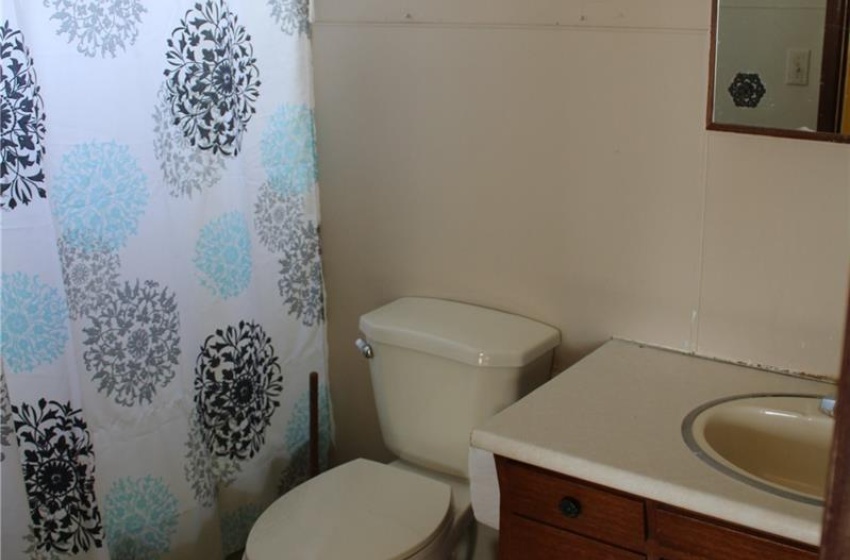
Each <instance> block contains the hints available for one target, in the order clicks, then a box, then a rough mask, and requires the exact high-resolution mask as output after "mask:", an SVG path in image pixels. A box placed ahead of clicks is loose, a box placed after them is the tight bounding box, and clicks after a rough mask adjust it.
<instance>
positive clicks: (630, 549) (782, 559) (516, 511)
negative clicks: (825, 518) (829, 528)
mask: <svg viewBox="0 0 850 560" xmlns="http://www.w3.org/2000/svg"><path fill="white" fill-rule="evenodd" d="M496 469H497V472H498V475H499V487H500V490H501V505H500V516H501V520H500V531H499V558H500V560H514V559H518V560H519V559H521V560H537V559H540V560H543V559H547V560H549V559H560V558H563V559H566V560H638V559H641V558H647V559H650V560H816V559H817V548H815V547H811V546H807V545H804V544H801V543H795V542H792V541H788V540H785V539H781V538H779V537H775V536H773V535H767V534H764V533H760V532H757V531H753V530H750V529H746V528H743V527H738V526H735V525H732V524H729V523H726V522H723V521H719V520H715V519H710V518H707V517H704V516H700V515H697V514H693V513H691V512H687V511H683V510H680V509H677V508H673V507H671V506H667V505H664V504H659V503H657V502H654V501H652V500H647V499H644V498H640V497H637V496H632V495H629V494H625V493H623V492H620V491H616V490H611V489H608V488H605V487H602V486H599V485H597V484H593V483H590V482H585V481H581V480H578V479H575V478H572V477H569V476H565V475H562V474H558V473H553V472H550V471H547V470H544V469H541V468H538V467H533V466H531V465H526V464H524V463H520V462H517V461H513V460H510V459H505V458H503V457H496Z"/></svg>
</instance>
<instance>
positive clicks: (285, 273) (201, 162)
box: [0, 0, 331, 560]
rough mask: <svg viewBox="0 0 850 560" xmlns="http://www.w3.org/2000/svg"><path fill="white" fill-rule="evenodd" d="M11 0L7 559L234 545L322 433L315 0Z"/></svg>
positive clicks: (208, 555) (141, 557) (146, 554)
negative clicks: (312, 379)
mask: <svg viewBox="0 0 850 560" xmlns="http://www.w3.org/2000/svg"><path fill="white" fill-rule="evenodd" d="M0 1H2V4H0V6H2V13H0V51H2V52H0V54H2V87H3V91H2V114H0V121H2V154H0V155H2V157H0V166H2V181H1V182H0V189H2V190H1V191H0V206H2V212H0V220H2V221H1V222H0V236H2V240H1V241H0V243H1V245H0V247H1V248H2V278H0V336H2V340H0V410H2V425H1V426H0V427H2V430H0V444H2V447H0V451H2V458H0V459H1V460H0V468H2V486H1V487H0V488H2V536H1V537H0V555H2V558H3V560H14V559H18V558H30V559H35V558H38V559H65V558H85V559H94V558H97V559H112V560H126V559H138V560H155V559H159V558H163V559H166V558H172V559H193V558H197V559H203V560H211V559H220V558H223V557H224V556H225V555H229V554H231V553H234V552H236V551H238V550H240V549H241V548H242V547H243V546H244V543H245V539H246V537H247V534H248V531H249V530H250V528H251V525H252V524H253V522H254V521H255V519H256V518H257V517H258V515H259V514H260V513H261V512H262V511H263V510H264V508H266V507H267V506H268V505H269V504H270V503H271V502H272V501H273V500H274V499H275V498H276V497H277V496H279V495H280V494H281V493H282V492H285V491H287V490H289V489H290V488H292V487H293V486H295V485H296V484H298V483H300V482H301V481H303V480H304V479H305V478H306V469H307V454H308V453H307V449H308V447H307V440H308V435H307V434H308V414H309V411H308V409H309V405H308V403H309V400H308V376H309V373H310V372H311V371H318V372H319V374H320V399H319V402H320V407H319V408H320V449H321V451H322V459H323V460H326V456H327V450H328V446H329V442H330V437H331V427H330V404H329V401H328V396H327V395H328V391H327V383H326V380H327V377H326V363H327V359H326V337H325V328H324V293H323V281H322V266H321V262H320V251H319V229H318V226H319V209H318V194H317V168H316V142H315V132H314V114H313V90H312V80H311V72H312V67H311V51H310V39H311V27H310V9H309V4H308V0H262V1H260V0H168V1H164V0H0Z"/></svg>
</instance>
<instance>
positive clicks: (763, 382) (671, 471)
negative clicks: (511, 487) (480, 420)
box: [471, 340, 833, 545]
mask: <svg viewBox="0 0 850 560" xmlns="http://www.w3.org/2000/svg"><path fill="white" fill-rule="evenodd" d="M832 390H833V386H832V385H830V384H826V383H822V382H818V381H813V380H808V379H801V378H797V377H792V376H787V375H781V374H777V373H772V372H767V371H762V370H758V369H754V368H749V367H745V366H737V365H733V364H729V363H722V362H718V361H714V360H708V359H704V358H699V357H694V356H689V355H685V354H679V353H676V352H671V351H667V350H661V349H657V348H652V347H647V346H641V345H639V344H635V343H631V342H624V341H620V340H612V341H610V342H608V343H606V344H605V345H604V346H602V347H601V348H599V349H598V350H597V351H595V352H593V353H592V354H590V355H589V356H587V357H586V358H585V359H583V360H582V361H580V362H579V363H577V364H575V365H574V366H573V367H571V368H569V369H567V370H565V371H564V372H562V373H560V374H558V375H557V376H556V377H554V378H553V379H552V380H551V381H549V382H548V383H546V384H545V385H543V386H542V387H540V388H539V389H537V390H536V391H534V392H533V393H531V394H530V395H528V396H527V397H525V398H524V399H522V400H521V401H519V402H517V403H515V404H513V405H512V406H510V407H508V408H507V409H505V410H503V411H502V412H500V413H499V414H497V415H496V416H494V417H493V418H491V419H490V420H489V421H488V422H487V423H486V424H484V425H483V426H481V427H479V428H477V429H476V430H474V431H473V432H472V440H471V442H472V446H473V447H477V448H480V449H483V450H486V451H490V452H492V453H494V454H497V455H502V456H504V457H508V458H510V459H516V460H518V461H522V462H525V463H529V464H532V465H536V466H539V467H542V468H545V469H549V470H552V471H555V472H559V473H563V474H567V475H570V476H574V477H577V478H581V479H584V480H587V481H590V482H595V483H598V484H602V485H605V486H608V487H610V488H615V489H618V490H622V491H624V492H628V493H631V494H635V495H638V496H643V497H645V498H649V499H652V500H657V501H659V502H663V503H666V504H669V505H673V506H677V507H681V508H684V509H687V510H691V511H694V512H697V513H702V514H705V515H709V516H712V517H716V518H719V519H725V520H728V521H730V522H733V523H738V524H740V525H744V526H746V527H750V528H753V529H758V530H761V531H766V532H768V533H772V534H776V535H781V536H783V537H786V538H790V539H793V540H797V541H800V542H804V543H808V544H814V545H817V544H818V543H819V542H820V529H821V515H822V511H823V508H822V507H820V506H814V505H807V504H803V503H799V502H796V501H793V500H790V499H787V498H783V497H779V496H775V495H773V494H770V493H768V492H765V491H763V490H760V489H757V488H754V487H751V486H749V485H747V484H745V483H743V482H739V481H737V480H735V479H733V478H731V477H729V476H727V475H725V474H722V473H721V472H719V471H717V470H715V469H713V468H712V467H710V466H709V465H707V464H706V463H704V462H703V461H702V460H700V459H699V458H698V457H697V456H696V455H694V453H693V452H691V451H690V449H689V448H688V447H687V445H686V444H685V442H684V440H683V438H682V420H683V419H684V418H685V416H687V414H688V413H689V412H691V411H692V410H693V409H694V408H696V407H697V406H699V405H702V404H704V403H706V402H708V401H712V400H716V399H720V398H723V397H728V396H733V395H743V394H748V393H800V394H811V395H822V394H826V393H830V392H832Z"/></svg>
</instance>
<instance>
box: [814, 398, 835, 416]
mask: <svg viewBox="0 0 850 560" xmlns="http://www.w3.org/2000/svg"><path fill="white" fill-rule="evenodd" d="M835 401H836V398H835V397H821V399H820V406H819V407H818V408H820V411H821V412H823V413H824V414H826V415H827V416H829V417H830V418H834V417H835Z"/></svg>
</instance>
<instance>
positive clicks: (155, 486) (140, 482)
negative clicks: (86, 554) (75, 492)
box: [103, 475, 179, 560]
mask: <svg viewBox="0 0 850 560" xmlns="http://www.w3.org/2000/svg"><path fill="white" fill-rule="evenodd" d="M177 506H178V502H177V498H175V497H174V495H173V494H172V493H171V491H170V490H169V489H168V486H167V485H166V484H165V482H164V481H163V479H161V478H154V477H152V476H150V475H148V476H145V477H143V478H121V479H118V480H117V481H116V482H115V483H114V484H113V485H112V488H111V489H110V490H109V492H108V493H107V494H106V500H105V504H104V508H103V510H104V512H103V513H104V525H105V527H106V537H107V541H106V542H107V545H108V547H109V553H110V555H111V556H112V559H113V560H156V559H157V558H160V557H161V556H162V555H163V554H165V553H166V552H168V550H169V549H170V548H171V539H172V537H173V536H174V534H175V533H176V532H177V519H178V516H179V514H178V509H177Z"/></svg>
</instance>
